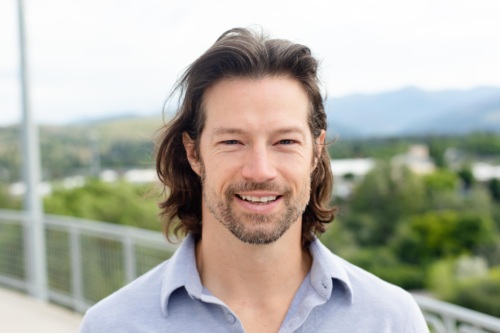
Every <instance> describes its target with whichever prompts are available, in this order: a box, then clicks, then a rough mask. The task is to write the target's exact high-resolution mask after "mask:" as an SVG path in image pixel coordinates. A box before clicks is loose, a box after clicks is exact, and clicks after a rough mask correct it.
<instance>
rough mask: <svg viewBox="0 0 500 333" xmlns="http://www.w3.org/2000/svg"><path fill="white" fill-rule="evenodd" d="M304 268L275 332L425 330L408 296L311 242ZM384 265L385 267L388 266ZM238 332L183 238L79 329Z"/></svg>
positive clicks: (99, 306) (234, 319)
mask: <svg viewBox="0 0 500 333" xmlns="http://www.w3.org/2000/svg"><path fill="white" fill-rule="evenodd" d="M310 252H311V255H312V257H313V263H312V267H311V271H310V272H309V274H308V275H307V277H306V278H305V279H304V281H303V283H302V285H301V286H300V288H299V290H298V291H297V293H296V295H295V297H294V299H293V301H292V304H291V305H290V308H289V309H288V313H287V315H286V317H285V319H284V321H283V323H282V325H281V328H280V331H279V332H280V333H285V332H303V333H306V332H307V333H322V332H332V333H333V332H338V333H357V332H359V333H361V332H362V333H367V332H374V333H426V332H429V330H428V329H427V325H426V323H425V320H424V318H423V316H422V313H421V311H420V309H419V308H418V306H417V304H416V302H415V301H414V299H413V297H412V296H411V295H410V294H409V293H407V292H406V291H404V290H403V289H401V288H399V287H396V286H394V285H391V284H389V283H387V282H384V281H382V280H380V279H379V278H377V277H375V276H374V275H372V274H370V273H368V272H366V271H364V270H362V269H361V268H359V267H356V266H354V265H352V264H350V263H348V262H346V261H345V260H343V259H341V258H340V257H338V256H336V255H334V254H332V253H331V252H330V250H328V249H327V248H326V247H325V246H324V245H323V244H321V242H320V241H319V240H317V239H316V240H314V241H313V242H312V243H311V245H310ZM388 269H390V268H388ZM96 332H104V333H112V332H120V333H128V332H130V333H141V332H165V333H170V332H175V333H184V332H186V333H193V332H216V333H225V332H244V329H243V326H242V324H241V322H240V321H239V319H238V317H237V316H236V314H235V313H234V312H233V311H231V309H230V308H229V307H227V306H226V305H225V304H224V303H223V302H222V301H221V300H219V299H218V298H217V297H215V296H214V295H212V294H211V293H210V292H209V291H208V290H207V289H206V288H204V287H203V286H202V284H201V281H200V277H199V274H198V271H197V269H196V260H195V243H194V239H193V237H191V236H188V237H187V238H186V239H185V240H184V241H183V242H182V244H181V246H180V247H179V248H178V249H177V251H176V253H175V254H174V255H173V256H172V258H170V259H169V260H167V261H165V262H163V263H162V264H160V265H159V266H157V267H156V268H154V269H152V270H151V271H149V272H148V273H146V274H145V275H143V276H141V277H139V278H138V279H137V280H135V281H133V282H132V283H130V284H129V285H127V286H125V287H124V288H122V289H120V290H118V291H117V292H115V293H114V294H112V295H110V296H108V297H107V298H105V299H104V300H102V301H101V302H99V303H97V304H96V305H94V306H93V307H92V308H90V309H89V310H88V311H87V313H86V314H85V317H84V319H83V322H82V325H81V327H80V333H96Z"/></svg>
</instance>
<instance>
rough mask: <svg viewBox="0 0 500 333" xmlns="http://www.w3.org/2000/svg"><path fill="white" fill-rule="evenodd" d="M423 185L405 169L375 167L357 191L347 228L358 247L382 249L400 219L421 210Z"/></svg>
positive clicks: (388, 166)
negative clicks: (370, 246) (379, 247)
mask: <svg viewBox="0 0 500 333" xmlns="http://www.w3.org/2000/svg"><path fill="white" fill-rule="evenodd" d="M424 200H425V189H424V184H423V182H422V181H421V179H420V178H418V177H417V176H416V175H414V174H413V173H412V172H411V171H410V170H409V169H408V168H406V167H401V168H396V169H392V168H391V166H390V165H389V164H384V163H381V164H378V165H377V166H376V167H375V168H374V169H373V170H372V171H371V172H369V173H368V174H367V175H366V176H365V178H364V180H363V181H362V182H361V183H360V184H359V186H358V187H357V188H356V190H355V193H354V195H353V197H352V202H351V209H352V212H353V213H351V214H349V216H348V220H347V226H348V228H349V229H350V230H351V231H352V232H353V234H354V235H355V237H356V239H357V241H358V242H359V243H360V244H361V245H382V244H385V243H386V242H387V241H388V240H389V239H391V238H392V236H393V234H394V232H395V231H396V229H397V226H398V223H399V221H400V219H401V218H402V217H404V216H406V215H407V214H415V213H417V212H420V211H421V210H422V207H423V204H424Z"/></svg>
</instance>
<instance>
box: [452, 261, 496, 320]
mask: <svg viewBox="0 0 500 333" xmlns="http://www.w3.org/2000/svg"><path fill="white" fill-rule="evenodd" d="M450 301H451V302H453V303H455V304H458V305H460V306H463V307H466V308H469V309H474V310H476V311H479V312H483V313H486V314H490V315H492V316H496V317H500V268H497V269H495V270H492V272H491V274H490V275H489V276H487V277H482V278H475V279H470V280H467V281H464V282H461V283H459V284H458V286H457V290H456V292H455V294H454V296H453V297H452V298H451V299H450Z"/></svg>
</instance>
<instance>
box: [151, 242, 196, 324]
mask: <svg viewBox="0 0 500 333" xmlns="http://www.w3.org/2000/svg"><path fill="white" fill-rule="evenodd" d="M195 252H196V251H195V240H194V237H193V236H191V235H188V236H187V237H186V238H185V239H184V240H183V241H182V243H181V245H180V246H179V248H178V249H177V250H176V251H175V253H174V255H173V256H172V257H171V258H170V259H169V261H168V264H167V265H166V268H165V272H164V276H163V281H162V287H161V295H160V297H161V310H162V313H163V315H164V316H167V314H168V313H167V306H168V301H169V299H170V295H172V293H173V292H174V291H175V290H177V289H179V288H181V287H184V288H185V289H186V291H187V293H188V295H189V296H190V297H192V298H201V294H202V290H203V287H202V284H201V280H200V275H199V273H198V269H197V267H196V255H195Z"/></svg>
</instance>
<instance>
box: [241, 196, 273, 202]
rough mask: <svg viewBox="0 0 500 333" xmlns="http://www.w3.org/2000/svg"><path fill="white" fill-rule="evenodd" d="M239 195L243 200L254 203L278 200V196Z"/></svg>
mask: <svg viewBox="0 0 500 333" xmlns="http://www.w3.org/2000/svg"><path fill="white" fill-rule="evenodd" d="M238 197H239V198H240V199H242V200H245V201H248V202H252V203H269V202H273V201H276V199H278V196H276V195H274V196H266V197H255V196H250V195H238Z"/></svg>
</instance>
